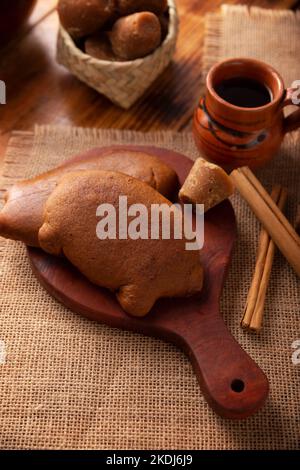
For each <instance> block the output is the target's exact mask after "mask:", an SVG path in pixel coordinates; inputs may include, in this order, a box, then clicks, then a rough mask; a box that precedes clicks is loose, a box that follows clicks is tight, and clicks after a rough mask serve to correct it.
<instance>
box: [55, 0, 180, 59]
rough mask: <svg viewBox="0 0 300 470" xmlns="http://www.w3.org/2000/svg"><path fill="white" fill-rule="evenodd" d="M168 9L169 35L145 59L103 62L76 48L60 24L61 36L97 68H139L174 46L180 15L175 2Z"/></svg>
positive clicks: (77, 53) (169, 3) (69, 46)
mask: <svg viewBox="0 0 300 470" xmlns="http://www.w3.org/2000/svg"><path fill="white" fill-rule="evenodd" d="M168 7H169V29H168V34H167V36H166V37H165V39H164V41H163V42H162V43H161V44H160V46H159V47H157V48H156V49H155V50H154V51H153V52H152V53H151V54H148V55H146V56H145V57H140V58H138V59H134V60H125V61H118V60H116V61H110V60H103V59H97V58H95V57H92V56H91V55H89V54H86V53H85V52H83V51H82V50H81V49H80V48H79V47H77V46H76V44H75V42H74V41H73V39H72V37H71V36H70V34H69V33H68V32H67V31H66V30H65V29H64V27H63V26H62V25H61V24H59V34H60V35H61V36H62V38H63V40H64V42H65V44H66V46H67V47H68V48H69V49H71V50H72V52H73V53H74V54H76V55H77V56H78V58H80V59H81V60H83V61H85V62H89V63H91V64H93V65H95V66H102V67H105V66H106V67H115V68H126V67H128V66H132V65H136V66H139V65H140V64H142V63H145V62H147V61H151V60H152V59H153V57H156V56H157V55H159V54H161V53H162V52H163V51H164V50H165V49H168V47H170V46H172V45H173V44H174V41H176V38H177V32H178V15H177V8H176V4H175V1H174V0H168Z"/></svg>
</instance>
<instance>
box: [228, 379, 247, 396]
mask: <svg viewBox="0 0 300 470" xmlns="http://www.w3.org/2000/svg"><path fill="white" fill-rule="evenodd" d="M244 388H245V384H244V382H243V380H241V379H234V380H233V381H232V382H231V390H233V391H234V392H236V393H241V392H242V391H243V390H244Z"/></svg>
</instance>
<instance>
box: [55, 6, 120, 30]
mask: <svg viewBox="0 0 300 470" xmlns="http://www.w3.org/2000/svg"><path fill="white" fill-rule="evenodd" d="M115 7H116V5H115V0H59V2H58V6H57V11H58V15H59V19H60V22H61V24H62V26H63V27H64V28H65V29H66V30H67V31H68V33H69V34H70V35H71V36H72V37H74V38H80V37H83V36H87V35H89V34H93V33H94V32H95V31H97V30H99V29H100V28H102V26H103V25H104V24H105V23H106V22H107V21H108V20H110V19H111V18H112V17H113V15H114V12H115Z"/></svg>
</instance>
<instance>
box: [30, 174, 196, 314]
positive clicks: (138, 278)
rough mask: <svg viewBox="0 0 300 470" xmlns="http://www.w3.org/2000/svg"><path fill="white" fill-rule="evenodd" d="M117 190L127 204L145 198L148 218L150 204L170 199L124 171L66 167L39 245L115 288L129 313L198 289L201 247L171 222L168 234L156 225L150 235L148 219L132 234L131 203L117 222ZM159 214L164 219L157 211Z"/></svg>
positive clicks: (47, 208) (49, 205)
mask: <svg viewBox="0 0 300 470" xmlns="http://www.w3.org/2000/svg"><path fill="white" fill-rule="evenodd" d="M120 196H122V198H124V197H125V196H126V197H127V201H126V205H127V207H128V210H129V209H130V208H131V209H132V207H134V206H132V205H133V204H142V205H143V207H144V208H145V209H144V210H145V211H146V217H147V219H148V221H150V216H151V214H152V211H151V207H152V204H156V205H161V204H165V205H167V206H168V207H169V206H172V204H171V202H169V201H168V200H167V199H166V198H164V197H163V196H162V195H161V194H159V193H158V192H157V191H155V189H153V188H151V187H150V186H149V185H147V184H145V183H143V182H141V181H139V180H137V179H135V178H132V177H130V176H126V175H124V174H121V173H116V172H106V171H81V172H75V173H69V174H68V175H65V176H64V177H62V178H61V180H60V182H59V184H58V186H57V187H56V188H55V189H54V191H53V192H52V194H51V195H50V197H49V198H48V200H47V202H46V204H45V211H44V223H43V225H42V227H41V228H40V230H39V242H40V246H41V247H42V249H44V250H45V251H47V252H48V253H51V254H53V255H60V254H63V255H65V257H66V258H67V259H69V261H70V262H71V263H72V264H73V265H74V266H76V267H77V268H78V269H79V271H81V272H82V273H83V274H84V275H85V276H86V277H87V278H88V279H89V280H90V281H91V282H93V283H94V284H97V285H99V286H102V287H106V288H108V289H110V290H112V291H113V292H115V293H116V295H117V299H118V301H119V303H120V304H121V306H122V308H123V309H124V310H125V311H126V312H128V313H130V314H132V315H136V316H143V315H145V314H147V313H148V312H149V310H150V309H151V308H152V307H153V305H154V303H155V301H156V300H157V299H159V298H161V297H178V296H190V295H192V294H195V293H198V292H200V291H201V288H202V283H203V269H202V266H201V262H200V253H199V251H198V250H196V251H191V250H186V239H185V238H184V236H183V237H182V239H175V237H174V235H172V233H174V232H173V231H172V230H170V234H171V236H170V237H169V239H163V238H162V234H161V232H162V231H161V230H159V232H157V231H156V232H155V233H158V235H157V237H156V239H154V237H152V238H151V233H152V232H151V230H152V228H153V224H152V225H151V224H150V223H149V225H148V229H147V232H146V236H145V232H144V235H143V237H144V238H143V239H141V238H138V237H136V236H132V235H131V236H130V234H132V232H130V224H131V223H132V222H133V221H134V220H135V219H136V217H132V216H133V213H130V211H129V212H128V219H127V220H126V224H125V225H126V226H125V230H126V231H125V232H124V225H122V227H123V228H122V229H121V228H120V219H119V217H120V215H121V216H123V217H124V216H125V211H124V207H123V206H122V207H123V208H122V209H121V210H120V213H119V204H121V203H120V199H119V197H120ZM103 205H105V206H103ZM108 205H109V206H108ZM99 208H101V210H100V211H99ZM131 209H130V210H131ZM175 209H176V210H177V211H178V212H180V211H179V209H178V208H176V207H175ZM111 211H112V212H111ZM114 211H115V215H116V219H115V220H116V221H117V223H116V225H115V226H114V222H113V220H114V219H113V212H114ZM104 214H107V215H108V214H109V215H110V217H112V218H111V219H110V222H107V221H106V220H103V217H102V218H101V217H99V216H100V215H102V216H104ZM126 214H127V211H126ZM101 221H102V222H101ZM159 221H160V222H159V224H158V225H159V226H160V227H161V218H160V219H159ZM135 222H136V220H135ZM100 223H102V224H104V225H106V223H108V225H107V230H105V233H104V236H103V235H102V236H99V231H98V229H99V224H100ZM122 224H124V222H122ZM117 226H119V230H118V229H117ZM109 229H111V230H110V232H109V236H107V238H106V232H107V233H108V230H109ZM114 229H115V230H116V231H115V232H114ZM120 230H122V235H120ZM127 231H128V235H127V236H126V232H127ZM102 233H103V232H102ZM135 233H136V232H135Z"/></svg>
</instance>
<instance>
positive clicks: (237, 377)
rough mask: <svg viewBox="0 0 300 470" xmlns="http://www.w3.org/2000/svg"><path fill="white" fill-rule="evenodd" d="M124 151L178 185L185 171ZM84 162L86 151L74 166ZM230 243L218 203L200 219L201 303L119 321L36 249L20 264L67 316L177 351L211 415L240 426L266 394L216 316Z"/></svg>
mask: <svg viewBox="0 0 300 470" xmlns="http://www.w3.org/2000/svg"><path fill="white" fill-rule="evenodd" d="M127 148H130V149H141V150H148V151H151V152H152V153H155V154H156V155H157V156H159V157H160V158H161V159H162V160H163V161H164V162H166V163H168V164H169V165H171V166H172V167H173V168H174V169H175V171H176V172H177V174H178V177H179V180H180V183H182V182H183V181H184V179H185V178H186V176H187V174H188V172H189V170H190V168H191V167H192V164H193V163H192V161H191V160H189V159H188V158H186V157H185V156H183V155H181V154H179V153H176V152H171V151H169V150H165V149H158V148H155V147H136V146H127ZM93 152H95V150H93ZM98 152H99V150H98ZM90 154H91V151H90V152H87V153H86V154H83V155H80V156H77V157H76V158H75V159H76V160H77V161H78V159H81V158H83V159H84V158H85V157H86V156H87V155H90ZM235 239H236V221H235V215H234V211H233V209H232V206H231V204H230V202H229V201H225V202H224V203H222V204H219V205H218V206H217V207H215V208H213V209H211V210H210V211H209V212H207V213H206V215H205V242H204V248H203V249H202V251H201V259H202V263H203V265H204V270H205V282H204V289H203V292H202V294H201V297H198V298H196V297H194V298H185V299H162V300H160V301H159V302H157V303H156V305H155V306H154V308H153V309H152V311H151V312H150V313H149V314H148V315H147V316H146V317H144V318H134V317H131V316H129V315H127V314H126V313H125V312H124V311H123V310H122V309H121V307H120V306H119V304H118V302H117V301H116V299H115V296H114V295H113V294H112V293H110V292H109V291H108V290H106V289H103V288H99V287H97V286H95V285H93V284H91V283H90V282H89V281H88V280H87V279H86V278H85V277H84V276H82V275H81V274H80V273H79V272H78V271H77V270H76V269H75V268H73V267H72V265H71V264H70V263H69V262H68V261H67V260H65V259H59V258H56V257H53V256H51V255H48V254H46V253H44V252H42V251H41V250H39V249H36V248H28V256H29V259H30V262H31V266H32V269H33V272H34V274H35V275H36V276H37V278H38V279H39V281H40V282H41V284H42V285H43V286H44V287H45V289H46V290H47V291H48V292H49V293H50V294H51V295H53V296H54V297H55V298H56V299H58V300H59V301H60V302H62V303H63V304H64V305H66V306H67V307H68V308H70V309H71V310H73V311H74V312H76V313H79V314H82V315H84V316H86V317H88V318H90V319H92V320H98V321H100V322H102V323H105V324H107V325H110V326H113V327H117V328H122V329H126V330H131V331H135V332H138V333H143V334H145V335H149V336H155V337H158V338H162V339H164V340H167V341H170V342H172V343H174V344H176V345H177V346H179V347H180V348H182V349H183V350H184V351H185V353H186V354H187V355H188V357H189V359H190V360H191V362H192V365H193V367H194V370H195V373H196V375H197V378H198V380H199V384H200V387H201V390H202V392H203V394H204V396H205V398H206V400H207V401H208V403H209V404H210V405H211V407H212V408H213V409H214V410H215V411H216V412H217V413H218V414H219V415H221V416H223V417H227V418H245V417H247V416H250V415H252V414H253V413H255V412H256V411H257V410H258V409H259V408H260V407H261V406H262V405H263V403H264V402H265V400H266V397H267V395H268V389H269V387H268V380H267V378H266V376H265V374H264V373H263V372H262V371H261V369H260V368H259V367H258V366H257V364H256V363H255V362H254V361H253V360H252V359H251V358H250V357H249V356H248V355H247V354H246V352H245V351H244V350H243V349H242V348H241V347H240V346H239V344H238V343H237V342H236V340H235V339H234V338H233V337H232V335H231V334H230V333H229V331H228V329H227V328H226V326H225V324H224V322H223V319H222V317H221V315H220V311H219V301H220V296H221V293H222V288H223V284H224V280H225V277H226V273H227V270H228V267H229V264H230V260H231V254H232V249H233V245H234V242H235ZM174 268H175V267H174ZM149 288H151V286H149ZM232 295H233V296H235V293H234V292H232Z"/></svg>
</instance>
